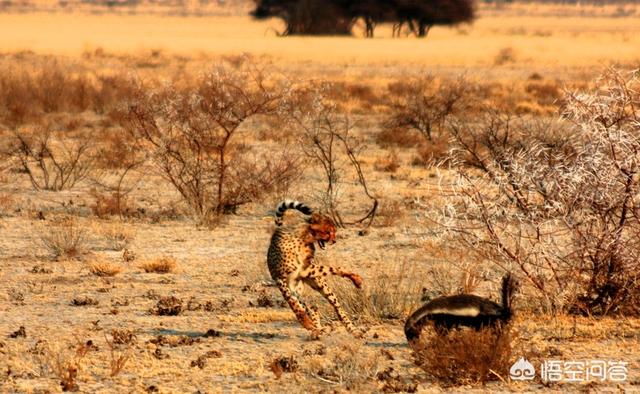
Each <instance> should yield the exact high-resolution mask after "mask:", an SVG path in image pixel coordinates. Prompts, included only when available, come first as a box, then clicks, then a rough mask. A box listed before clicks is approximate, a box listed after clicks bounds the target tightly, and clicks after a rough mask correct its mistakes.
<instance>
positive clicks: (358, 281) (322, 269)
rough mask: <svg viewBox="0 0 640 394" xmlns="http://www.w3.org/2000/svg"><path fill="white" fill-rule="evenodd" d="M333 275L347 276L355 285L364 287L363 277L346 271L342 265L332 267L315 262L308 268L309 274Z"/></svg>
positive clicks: (359, 287)
mask: <svg viewBox="0 0 640 394" xmlns="http://www.w3.org/2000/svg"><path fill="white" fill-rule="evenodd" d="M329 274H331V275H337V276H341V277H343V278H347V279H349V280H351V282H353V285H354V286H355V287H356V288H358V289H361V288H362V277H361V276H360V275H358V274H356V273H353V272H349V271H345V270H344V269H342V268H340V267H331V266H326V265H317V264H314V265H312V266H311V267H309V269H308V270H307V276H310V277H311V276H319V277H325V276H328V275H329Z"/></svg>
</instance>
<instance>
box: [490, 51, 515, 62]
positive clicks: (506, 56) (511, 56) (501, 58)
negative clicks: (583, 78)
mask: <svg viewBox="0 0 640 394" xmlns="http://www.w3.org/2000/svg"><path fill="white" fill-rule="evenodd" d="M515 61H516V51H515V50H514V49H513V48H511V47H505V48H501V49H500V50H499V51H498V53H497V54H496V56H495V57H494V58H493V65H494V66H503V65H505V64H509V63H514V62H515Z"/></svg>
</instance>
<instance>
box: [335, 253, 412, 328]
mask: <svg viewBox="0 0 640 394" xmlns="http://www.w3.org/2000/svg"><path fill="white" fill-rule="evenodd" d="M393 265H394V266H395V268H391V267H389V265H386V266H384V265H382V264H381V265H380V266H381V267H387V268H380V269H379V270H376V272H375V276H374V277H370V278H365V280H364V285H363V288H362V289H361V290H354V288H353V285H351V284H350V283H344V282H343V281H341V282H338V283H336V284H335V286H333V287H334V288H335V290H336V294H337V295H338V299H339V300H340V303H341V304H342V306H343V307H344V309H345V310H346V311H347V312H348V313H349V315H350V316H353V317H354V319H356V320H363V321H371V322H378V321H380V320H386V319H402V318H404V317H406V316H407V315H408V314H409V313H411V312H412V311H413V310H414V309H415V308H416V307H418V306H419V304H420V289H421V288H422V280H421V275H420V274H419V272H418V271H417V269H416V268H415V264H414V263H408V262H405V261H403V262H400V263H398V264H393ZM389 283H393V286H389Z"/></svg>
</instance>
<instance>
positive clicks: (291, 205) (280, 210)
mask: <svg viewBox="0 0 640 394" xmlns="http://www.w3.org/2000/svg"><path fill="white" fill-rule="evenodd" d="M287 209H296V210H298V211H300V212H302V213H304V214H305V215H311V212H313V211H312V210H311V208H310V207H309V206H307V205H305V204H304V203H302V202H299V201H295V200H284V201H282V202H280V203H279V204H278V207H277V208H276V226H281V225H282V215H284V213H285V212H286V210H287Z"/></svg>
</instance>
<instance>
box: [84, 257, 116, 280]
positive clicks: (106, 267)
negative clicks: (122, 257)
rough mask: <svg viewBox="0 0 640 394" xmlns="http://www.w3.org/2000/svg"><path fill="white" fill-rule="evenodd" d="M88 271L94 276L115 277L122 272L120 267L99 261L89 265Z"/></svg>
mask: <svg viewBox="0 0 640 394" xmlns="http://www.w3.org/2000/svg"><path fill="white" fill-rule="evenodd" d="M89 271H90V272H91V273H92V274H93V275H96V276H102V277H105V276H116V275H118V274H119V273H120V272H122V267H121V266H120V265H117V264H113V263H110V262H108V261H100V262H95V263H91V264H90V265H89Z"/></svg>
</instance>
